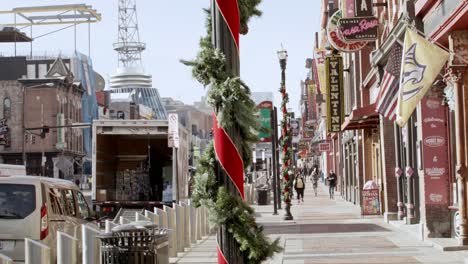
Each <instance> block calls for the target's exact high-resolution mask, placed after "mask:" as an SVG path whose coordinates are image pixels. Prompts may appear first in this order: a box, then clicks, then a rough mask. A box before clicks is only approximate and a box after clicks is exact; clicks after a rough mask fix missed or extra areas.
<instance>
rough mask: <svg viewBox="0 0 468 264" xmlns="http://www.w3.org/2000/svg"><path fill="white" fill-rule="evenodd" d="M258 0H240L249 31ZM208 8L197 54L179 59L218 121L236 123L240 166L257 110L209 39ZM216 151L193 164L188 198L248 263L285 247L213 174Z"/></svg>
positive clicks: (248, 158)
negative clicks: (201, 88)
mask: <svg viewBox="0 0 468 264" xmlns="http://www.w3.org/2000/svg"><path fill="white" fill-rule="evenodd" d="M260 2H261V0H239V10H240V20H241V21H240V23H241V33H242V34H246V33H247V31H248V26H247V23H248V22H249V20H250V18H251V17H254V16H260V15H261V11H260V10H258V9H257V6H258V4H260ZM205 12H206V14H207V20H206V21H207V22H206V28H207V35H206V36H205V37H202V38H201V39H200V48H201V49H200V51H199V52H198V54H197V56H196V58H195V60H193V61H185V60H181V62H182V63H183V64H185V65H187V66H191V67H192V75H193V77H194V78H195V79H196V80H198V81H199V82H200V83H201V84H203V85H204V86H205V87H210V90H209V92H208V96H207V97H208V100H207V101H208V103H209V104H210V105H211V106H212V107H213V108H214V109H216V110H217V118H218V123H219V124H218V125H219V126H221V127H223V128H224V129H225V130H229V129H236V130H238V131H239V132H240V135H241V138H242V139H243V141H242V144H241V145H242V147H241V150H240V153H241V156H242V160H243V162H244V166H245V167H247V166H248V164H251V163H252V152H251V145H252V144H253V143H256V142H258V141H259V138H258V136H257V135H258V131H260V130H261V129H262V128H261V123H260V121H259V119H258V110H257V108H256V105H255V102H254V101H253V100H252V99H251V97H250V89H249V87H248V86H247V85H246V84H245V83H244V82H243V81H242V80H241V79H240V78H239V77H233V76H231V75H230V74H229V73H228V72H227V70H226V66H225V65H226V64H225V63H226V58H225V56H224V54H223V53H222V52H221V51H220V50H218V49H215V48H214V47H213V45H212V43H211V19H210V18H211V16H210V10H208V9H205ZM215 169H216V155H215V152H214V147H213V144H210V145H209V146H208V147H207V149H206V151H205V153H204V155H203V157H202V159H201V160H200V164H199V166H198V168H197V174H196V176H195V184H194V191H193V193H192V199H193V201H194V204H195V206H197V207H198V206H200V205H205V206H206V207H207V208H208V210H209V211H210V221H211V222H212V223H214V224H217V225H224V226H226V228H227V230H228V232H230V233H232V234H233V237H234V238H235V239H236V241H237V242H238V243H239V245H240V250H241V251H242V252H245V254H246V255H247V258H248V259H249V263H261V262H262V261H264V260H266V259H268V258H270V257H272V256H273V255H274V253H277V252H280V251H282V250H283V249H282V248H281V247H280V246H279V238H278V239H276V240H275V241H273V242H271V241H270V240H269V239H268V237H266V236H265V234H264V233H263V227H262V226H259V225H258V224H257V223H256V221H255V212H254V210H253V208H252V207H250V206H249V205H248V204H247V203H246V202H245V201H244V200H242V198H240V197H238V196H235V195H232V194H230V193H229V192H228V191H227V190H226V189H225V188H224V187H223V186H221V185H220V184H219V183H218V182H217V180H216V172H215Z"/></svg>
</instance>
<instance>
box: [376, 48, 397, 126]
mask: <svg viewBox="0 0 468 264" xmlns="http://www.w3.org/2000/svg"><path fill="white" fill-rule="evenodd" d="M401 56H402V47H401V45H400V44H398V43H395V44H393V46H392V50H391V51H390V54H389V58H388V61H387V66H386V67H385V72H384V75H383V79H382V82H381V83H380V91H379V96H378V97H377V105H376V108H375V110H376V111H377V112H378V113H379V114H381V115H383V116H384V117H386V118H388V119H389V120H391V121H395V120H396V109H397V103H398V90H399V86H400V85H399V84H400V70H401Z"/></svg>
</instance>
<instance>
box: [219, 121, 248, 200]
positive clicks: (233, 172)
mask: <svg viewBox="0 0 468 264" xmlns="http://www.w3.org/2000/svg"><path fill="white" fill-rule="evenodd" d="M213 135H214V149H215V153H216V158H217V159H218V161H219V163H220V165H221V166H222V167H223V169H224V171H225V172H226V174H227V175H228V176H229V178H230V179H231V181H232V183H234V185H235V186H236V188H237V190H238V191H239V195H240V196H241V197H242V199H244V161H243V160H242V157H241V155H240V153H239V150H238V149H237V147H236V145H234V142H233V141H232V140H231V138H230V137H229V135H228V134H227V133H226V131H225V130H224V128H222V127H220V126H218V119H217V118H216V115H215V114H213Z"/></svg>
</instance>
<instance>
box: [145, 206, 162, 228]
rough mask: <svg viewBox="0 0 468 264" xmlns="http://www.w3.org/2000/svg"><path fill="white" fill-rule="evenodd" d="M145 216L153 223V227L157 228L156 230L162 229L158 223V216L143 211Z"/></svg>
mask: <svg viewBox="0 0 468 264" xmlns="http://www.w3.org/2000/svg"><path fill="white" fill-rule="evenodd" d="M145 216H146V217H147V218H148V219H150V221H151V222H153V223H154V224H155V225H157V226H158V228H162V227H161V224H160V223H159V215H157V214H155V213H153V212H150V211H148V210H145Z"/></svg>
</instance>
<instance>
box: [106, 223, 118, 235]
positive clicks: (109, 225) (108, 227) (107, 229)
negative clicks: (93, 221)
mask: <svg viewBox="0 0 468 264" xmlns="http://www.w3.org/2000/svg"><path fill="white" fill-rule="evenodd" d="M116 226H118V224H116V223H114V222H113V221H111V220H106V229H105V231H104V232H106V233H110V232H112V228H114V227H116Z"/></svg>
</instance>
